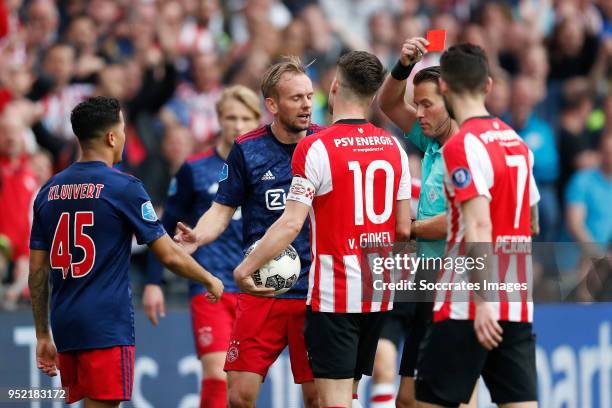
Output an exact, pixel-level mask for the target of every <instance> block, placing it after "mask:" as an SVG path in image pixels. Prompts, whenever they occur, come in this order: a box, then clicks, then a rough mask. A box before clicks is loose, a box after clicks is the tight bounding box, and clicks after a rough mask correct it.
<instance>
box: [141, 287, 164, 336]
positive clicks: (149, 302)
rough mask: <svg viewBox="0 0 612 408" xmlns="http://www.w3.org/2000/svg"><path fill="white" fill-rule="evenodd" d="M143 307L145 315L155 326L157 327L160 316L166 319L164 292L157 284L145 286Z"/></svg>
mask: <svg viewBox="0 0 612 408" xmlns="http://www.w3.org/2000/svg"><path fill="white" fill-rule="evenodd" d="M142 305H143V306H144V310H145V314H146V315H147V317H148V318H149V320H150V321H151V323H153V326H157V323H158V322H159V321H158V316H159V317H166V306H165V302H164V292H163V291H162V289H161V288H160V287H159V285H155V284H147V285H145V288H144V292H143V294H142Z"/></svg>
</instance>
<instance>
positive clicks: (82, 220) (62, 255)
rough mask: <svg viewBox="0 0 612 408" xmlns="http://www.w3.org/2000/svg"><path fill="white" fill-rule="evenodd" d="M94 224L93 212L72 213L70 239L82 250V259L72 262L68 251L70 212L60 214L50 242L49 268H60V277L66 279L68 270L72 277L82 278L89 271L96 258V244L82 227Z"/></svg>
mask: <svg viewBox="0 0 612 408" xmlns="http://www.w3.org/2000/svg"><path fill="white" fill-rule="evenodd" d="M93 225H94V214H93V212H91V211H79V212H76V213H75V214H74V230H73V231H72V232H73V235H72V239H73V240H74V246H75V247H79V248H81V249H82V250H83V259H82V260H80V261H79V262H72V254H71V253H70V239H71V231H70V213H68V212H63V213H62V214H61V215H60V218H59V221H58V222H57V227H55V234H54V235H53V244H51V268H53V269H61V270H62V277H63V278H64V279H66V278H67V277H68V272H69V271H72V273H71V275H72V277H73V278H82V277H83V276H85V275H87V274H88V273H89V272H91V270H92V268H93V265H94V262H95V260H96V246H95V244H94V242H93V239H91V237H90V236H89V235H87V234H86V233H85V232H84V231H83V228H84V227H91V226H93Z"/></svg>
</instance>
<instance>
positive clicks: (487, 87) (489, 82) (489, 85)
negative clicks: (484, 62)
mask: <svg viewBox="0 0 612 408" xmlns="http://www.w3.org/2000/svg"><path fill="white" fill-rule="evenodd" d="M491 89H493V79H492V78H491V77H487V81H486V82H485V88H484V91H485V95H488V94H489V92H491Z"/></svg>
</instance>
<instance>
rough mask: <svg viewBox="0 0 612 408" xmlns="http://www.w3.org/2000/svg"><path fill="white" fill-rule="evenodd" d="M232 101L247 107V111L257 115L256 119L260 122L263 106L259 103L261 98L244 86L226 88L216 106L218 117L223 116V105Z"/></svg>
mask: <svg viewBox="0 0 612 408" xmlns="http://www.w3.org/2000/svg"><path fill="white" fill-rule="evenodd" d="M230 99H234V100H236V101H238V102H240V103H241V104H243V105H244V106H246V107H247V109H248V110H250V111H251V112H252V113H253V115H255V119H256V120H257V121H259V119H260V118H261V105H260V103H259V97H258V96H257V94H256V93H255V92H253V91H252V90H251V89H250V88H247V87H246V86H244V85H233V86H230V87H228V88H225V90H224V91H223V93H222V94H221V98H220V99H219V101H218V102H217V105H216V107H217V115H219V116H221V115H222V114H223V105H224V104H225V102H226V101H228V100H230Z"/></svg>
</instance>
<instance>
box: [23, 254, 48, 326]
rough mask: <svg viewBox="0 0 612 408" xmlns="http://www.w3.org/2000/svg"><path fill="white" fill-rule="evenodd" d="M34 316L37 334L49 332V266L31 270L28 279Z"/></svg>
mask: <svg viewBox="0 0 612 408" xmlns="http://www.w3.org/2000/svg"><path fill="white" fill-rule="evenodd" d="M28 286H29V287H30V297H31V299H32V314H33V315H34V324H35V327H36V333H37V334H39V333H40V334H45V333H48V332H49V266H48V265H40V266H38V267H37V268H36V269H30V275H29V277H28Z"/></svg>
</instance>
